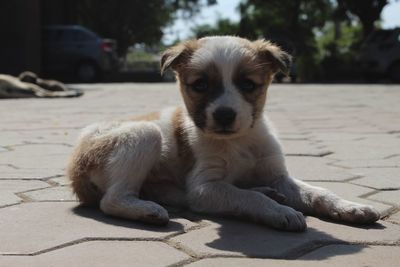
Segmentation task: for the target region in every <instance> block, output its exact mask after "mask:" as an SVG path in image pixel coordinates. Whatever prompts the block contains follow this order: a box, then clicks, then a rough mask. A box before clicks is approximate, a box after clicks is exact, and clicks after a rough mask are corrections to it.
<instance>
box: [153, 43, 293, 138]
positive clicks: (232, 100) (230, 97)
mask: <svg viewBox="0 0 400 267" xmlns="http://www.w3.org/2000/svg"><path fill="white" fill-rule="evenodd" d="M290 61H291V57H290V56H289V55H288V54H287V53H285V52H283V51H282V50H281V49H280V48H279V47H277V46H276V45H274V44H272V43H271V42H268V41H265V40H258V41H254V42H251V41H248V40H246V39H242V38H238V37H233V36H215V37H206V38H202V39H199V40H191V41H186V42H183V43H181V44H178V45H176V46H174V47H172V48H170V49H168V50H167V51H165V53H164V54H163V56H162V59H161V72H164V71H165V70H166V69H168V68H172V69H173V70H174V72H175V73H176V76H177V80H178V83H179V85H180V89H181V93H182V96H183V100H184V102H185V105H186V108H187V110H188V113H189V115H190V116H191V118H192V119H193V121H194V123H195V125H196V126H197V127H198V128H200V129H201V130H202V131H203V132H204V133H205V134H206V135H209V136H212V137H215V138H234V137H237V136H241V135H244V134H246V132H247V131H248V130H249V129H250V128H252V127H253V126H254V124H255V122H256V121H257V119H258V118H259V117H260V116H261V113H262V111H263V108H264V104H265V100H266V93H267V88H268V86H269V84H270V83H271V80H272V77H273V75H274V74H275V73H277V72H279V71H282V72H284V73H287V72H288V69H289V64H290Z"/></svg>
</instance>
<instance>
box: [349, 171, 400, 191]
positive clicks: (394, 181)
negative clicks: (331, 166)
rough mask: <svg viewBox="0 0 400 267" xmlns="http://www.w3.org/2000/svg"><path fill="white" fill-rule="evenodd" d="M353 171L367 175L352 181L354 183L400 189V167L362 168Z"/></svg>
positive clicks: (376, 187)
mask: <svg viewBox="0 0 400 267" xmlns="http://www.w3.org/2000/svg"><path fill="white" fill-rule="evenodd" d="M352 172H354V173H356V174H358V175H362V176H365V177H364V178H361V179H357V180H354V181H352V183H354V184H359V185H364V186H369V187H372V188H375V189H380V190H388V189H400V168H362V169H353V170H352Z"/></svg>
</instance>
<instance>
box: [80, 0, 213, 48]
mask: <svg viewBox="0 0 400 267" xmlns="http://www.w3.org/2000/svg"><path fill="white" fill-rule="evenodd" d="M214 3H215V0H146V1H142V0H118V1H115V0H76V12H77V20H78V21H77V22H78V23H79V24H81V25H84V26H86V27H88V28H90V29H92V30H94V31H95V32H97V33H99V34H100V35H101V36H104V37H108V38H113V39H116V40H117V41H118V52H119V54H124V53H125V52H126V50H127V48H128V47H129V46H131V45H133V44H135V43H146V44H157V43H159V42H160V40H161V38H162V36H163V29H164V28H165V27H166V26H168V25H169V24H170V23H172V22H173V20H174V19H175V15H176V12H177V11H178V10H182V11H183V14H186V15H189V16H190V15H193V14H194V13H197V12H198V11H199V10H200V8H201V7H202V6H204V5H211V4H214Z"/></svg>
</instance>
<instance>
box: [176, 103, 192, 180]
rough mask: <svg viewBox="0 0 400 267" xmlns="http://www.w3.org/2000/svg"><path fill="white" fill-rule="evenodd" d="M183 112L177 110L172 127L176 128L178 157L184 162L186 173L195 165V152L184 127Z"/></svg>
mask: <svg viewBox="0 0 400 267" xmlns="http://www.w3.org/2000/svg"><path fill="white" fill-rule="evenodd" d="M183 116H184V115H183V111H182V109H181V108H177V109H176V111H175V112H174V114H173V116H172V125H173V128H174V136H175V140H176V145H177V150H178V157H179V159H180V160H181V162H182V167H183V168H184V173H186V172H187V171H189V170H190V169H191V168H192V166H193V164H194V155H193V151H192V150H191V148H190V145H189V139H188V135H187V131H186V130H185V128H184V126H183V119H184V118H183Z"/></svg>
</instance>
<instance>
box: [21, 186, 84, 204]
mask: <svg viewBox="0 0 400 267" xmlns="http://www.w3.org/2000/svg"><path fill="white" fill-rule="evenodd" d="M23 195H24V196H27V197H29V198H30V199H32V200H34V201H77V198H76V197H75V196H74V194H73V193H72V190H71V188H70V187H69V186H57V187H50V188H45V189H40V190H35V191H31V192H27V193H24V194H23Z"/></svg>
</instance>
